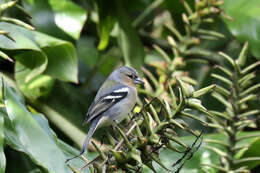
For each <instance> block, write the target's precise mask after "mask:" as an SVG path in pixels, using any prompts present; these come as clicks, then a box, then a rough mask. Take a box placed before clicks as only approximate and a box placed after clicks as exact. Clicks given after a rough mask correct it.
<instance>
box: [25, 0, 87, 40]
mask: <svg viewBox="0 0 260 173" xmlns="http://www.w3.org/2000/svg"><path fill="white" fill-rule="evenodd" d="M23 3H24V6H25V10H26V11H27V12H28V13H29V14H30V15H31V16H32V23H33V25H34V26H35V27H36V28H37V30H39V31H41V32H44V33H46V34H49V35H52V36H55V37H59V38H62V39H69V38H68V36H67V35H69V36H70V37H72V38H73V39H79V36H80V32H81V30H82V28H83V26H84V23H85V21H86V19H87V12H86V10H85V9H83V8H81V7H80V6H78V5H76V4H75V3H74V2H72V1H70V0H45V1H33V0H25V1H23Z"/></svg>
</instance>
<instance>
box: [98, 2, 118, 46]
mask: <svg viewBox="0 0 260 173" xmlns="http://www.w3.org/2000/svg"><path fill="white" fill-rule="evenodd" d="M97 5H98V17H99V22H98V28H99V35H100V36H99V37H100V41H99V44H98V49H99V50H104V49H105V48H106V47H107V45H108V43H109V37H110V32H111V31H112V29H113V27H114V25H115V21H116V20H115V16H113V15H112V14H113V9H114V8H113V3H111V2H110V1H102V0H98V1H97Z"/></svg>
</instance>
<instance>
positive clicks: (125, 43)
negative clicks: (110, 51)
mask: <svg viewBox="0 0 260 173" xmlns="http://www.w3.org/2000/svg"><path fill="white" fill-rule="evenodd" d="M115 2H116V9H115V10H116V18H117V21H118V24H119V33H118V45H119V47H120V48H121V50H122V52H123V56H124V60H125V64H126V65H129V66H133V67H135V68H136V69H137V70H138V71H140V68H141V66H142V65H143V63H144V55H145V54H144V48H143V45H142V43H141V40H140V38H139V37H138V35H137V32H136V30H135V29H134V28H133V27H132V25H131V23H132V22H131V20H130V19H129V17H128V15H127V13H126V10H125V9H124V6H123V3H122V2H121V1H120V0H115Z"/></svg>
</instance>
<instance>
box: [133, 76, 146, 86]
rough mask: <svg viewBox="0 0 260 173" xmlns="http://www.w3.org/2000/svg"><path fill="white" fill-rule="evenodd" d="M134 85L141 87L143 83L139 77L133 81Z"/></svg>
mask: <svg viewBox="0 0 260 173" xmlns="http://www.w3.org/2000/svg"><path fill="white" fill-rule="evenodd" d="M134 83H135V84H141V85H143V84H144V81H143V80H142V79H141V78H140V77H138V78H136V79H134Z"/></svg>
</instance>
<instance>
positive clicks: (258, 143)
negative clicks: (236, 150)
mask: <svg viewBox="0 0 260 173" xmlns="http://www.w3.org/2000/svg"><path fill="white" fill-rule="evenodd" d="M259 148H260V138H258V139H257V140H255V141H254V142H253V143H252V144H251V145H250V147H249V148H248V150H246V151H245V152H244V153H243V155H242V157H241V159H243V158H250V157H251V158H252V157H260V150H259ZM257 165H260V161H259V160H258V161H248V162H243V163H241V164H240V165H239V166H248V167H249V168H250V169H252V168H254V167H256V166H257Z"/></svg>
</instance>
